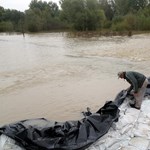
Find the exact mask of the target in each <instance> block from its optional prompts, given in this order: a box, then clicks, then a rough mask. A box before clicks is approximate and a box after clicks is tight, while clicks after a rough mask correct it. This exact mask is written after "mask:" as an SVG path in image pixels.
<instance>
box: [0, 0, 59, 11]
mask: <svg viewBox="0 0 150 150" xmlns="http://www.w3.org/2000/svg"><path fill="white" fill-rule="evenodd" d="M42 1H47V2H49V1H52V2H55V3H57V5H59V0H42ZM30 2H31V0H0V6H2V7H4V8H5V9H7V8H9V9H16V10H19V11H25V10H26V9H28V8H29V7H28V6H29V4H30Z"/></svg>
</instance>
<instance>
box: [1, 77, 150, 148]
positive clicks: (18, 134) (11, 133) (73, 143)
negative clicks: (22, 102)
mask: <svg viewBox="0 0 150 150" xmlns="http://www.w3.org/2000/svg"><path fill="white" fill-rule="evenodd" d="M149 81H150V79H149ZM148 95H150V84H149V85H148V88H147V91H146V96H148ZM127 96H128V95H127V92H126V91H125V90H122V91H121V92H119V93H118V95H117V96H116V98H115V100H114V101H108V102H106V104H105V105H104V106H103V107H102V108H100V109H99V110H98V111H97V112H95V113H92V114H91V115H89V116H86V117H84V118H83V119H81V120H77V121H66V122H56V121H48V120H46V119H44V118H40V119H31V120H23V121H19V122H16V123H13V124H9V125H5V126H3V127H1V128H0V134H3V135H6V136H8V137H10V138H12V139H14V140H15V141H16V142H17V144H18V145H19V146H21V147H23V148H25V149H26V150H53V149H55V150H57V149H59V150H61V149H62V150H75V149H85V148H87V147H88V146H89V145H90V144H92V143H93V142H95V141H96V140H97V139H99V138H100V137H102V136H103V135H104V134H106V133H107V132H108V130H109V128H110V127H111V125H112V123H113V122H114V121H117V120H118V119H119V106H120V105H121V104H122V103H123V101H124V100H125V98H126V97H127Z"/></svg>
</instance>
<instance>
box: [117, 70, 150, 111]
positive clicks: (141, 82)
mask: <svg viewBox="0 0 150 150" xmlns="http://www.w3.org/2000/svg"><path fill="white" fill-rule="evenodd" d="M118 77H119V78H121V79H125V80H126V81H127V82H128V83H129V84H130V85H131V86H130V87H129V88H128V89H127V92H128V93H130V92H131V91H132V94H133V96H134V98H135V104H130V106H131V107H133V108H136V109H140V108H141V104H142V100H143V98H144V94H145V91H146V87H147V84H148V79H147V78H146V77H145V75H143V74H141V73H139V72H135V71H124V72H119V73H118Z"/></svg>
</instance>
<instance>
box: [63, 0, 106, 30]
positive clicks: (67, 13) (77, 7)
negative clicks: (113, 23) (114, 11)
mask: <svg viewBox="0 0 150 150" xmlns="http://www.w3.org/2000/svg"><path fill="white" fill-rule="evenodd" d="M61 8H62V11H61V18H62V19H63V20H65V21H66V22H68V23H69V24H70V25H72V26H73V27H74V28H75V29H76V30H80V31H87V30H96V29H97V28H100V27H101V26H102V24H103V21H104V19H105V15H104V11H103V10H101V9H100V5H99V3H98V1H97V0H62V1H61Z"/></svg>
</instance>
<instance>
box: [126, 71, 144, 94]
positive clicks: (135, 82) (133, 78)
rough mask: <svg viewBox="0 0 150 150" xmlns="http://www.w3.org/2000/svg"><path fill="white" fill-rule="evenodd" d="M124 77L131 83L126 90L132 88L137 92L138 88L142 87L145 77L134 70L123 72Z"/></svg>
mask: <svg viewBox="0 0 150 150" xmlns="http://www.w3.org/2000/svg"><path fill="white" fill-rule="evenodd" d="M124 78H125V79H126V80H127V82H129V83H130V84H131V86H130V88H129V89H128V92H130V91H131V90H132V89H133V90H134V93H137V92H138V89H139V88H141V87H142V85H143V83H144V81H145V79H146V77H145V76H144V75H143V74H141V73H138V72H134V71H127V72H125V77H124Z"/></svg>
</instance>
